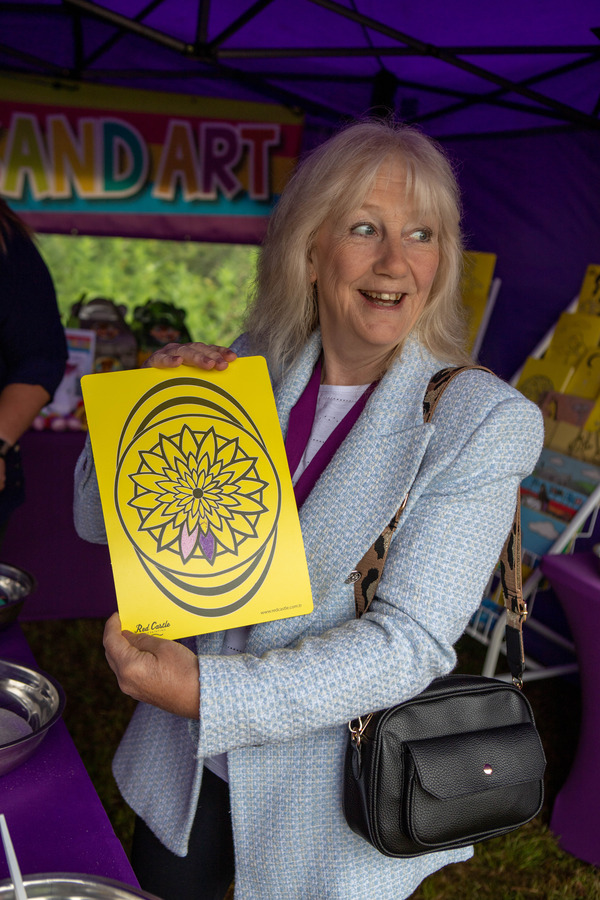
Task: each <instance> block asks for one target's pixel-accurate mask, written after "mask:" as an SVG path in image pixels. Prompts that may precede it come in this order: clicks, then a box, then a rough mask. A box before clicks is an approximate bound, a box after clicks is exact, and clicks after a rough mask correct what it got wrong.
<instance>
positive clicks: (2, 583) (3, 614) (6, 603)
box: [0, 563, 36, 631]
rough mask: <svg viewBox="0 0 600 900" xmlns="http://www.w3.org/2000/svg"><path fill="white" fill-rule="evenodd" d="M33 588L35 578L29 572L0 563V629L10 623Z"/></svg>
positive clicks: (34, 586)
mask: <svg viewBox="0 0 600 900" xmlns="http://www.w3.org/2000/svg"><path fill="white" fill-rule="evenodd" d="M35 588H36V580H35V578H34V577H33V575H30V574H29V572H26V571H25V570H24V569H19V568H17V566H9V565H7V564H6V563H0V631H3V630H4V629H5V628H8V626H9V625H12V623H13V622H14V621H15V619H16V618H17V616H18V615H19V613H20V612H21V608H22V606H23V604H24V602H25V598H26V597H28V596H29V594H31V593H33V591H34V590H35Z"/></svg>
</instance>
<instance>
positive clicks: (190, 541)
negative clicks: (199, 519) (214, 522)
mask: <svg viewBox="0 0 600 900" xmlns="http://www.w3.org/2000/svg"><path fill="white" fill-rule="evenodd" d="M198 531H199V528H198V526H197V525H196V527H195V528H194V529H193V531H191V532H189V531H188V528H187V523H186V522H184V523H183V525H182V526H181V536H180V538H179V552H180V553H181V557H182V559H183V561H184V562H187V561H188V559H189V558H190V556H191V555H192V553H193V552H194V549H195V547H196V542H197V540H198Z"/></svg>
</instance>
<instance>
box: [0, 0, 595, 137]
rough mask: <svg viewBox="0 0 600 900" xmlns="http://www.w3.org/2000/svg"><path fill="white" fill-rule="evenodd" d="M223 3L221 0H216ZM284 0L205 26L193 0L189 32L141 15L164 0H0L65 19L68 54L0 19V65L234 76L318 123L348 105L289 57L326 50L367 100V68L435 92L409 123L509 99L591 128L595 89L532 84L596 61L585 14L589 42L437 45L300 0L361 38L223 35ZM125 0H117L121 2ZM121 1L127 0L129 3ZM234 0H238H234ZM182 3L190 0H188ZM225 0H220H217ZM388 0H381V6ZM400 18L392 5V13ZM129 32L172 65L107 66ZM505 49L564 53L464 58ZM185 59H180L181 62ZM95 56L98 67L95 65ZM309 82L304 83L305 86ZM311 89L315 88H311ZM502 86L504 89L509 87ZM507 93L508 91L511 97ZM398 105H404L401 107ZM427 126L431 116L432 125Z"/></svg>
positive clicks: (59, 72)
mask: <svg viewBox="0 0 600 900" xmlns="http://www.w3.org/2000/svg"><path fill="white" fill-rule="evenodd" d="M219 2H220V3H223V2H224V0H219ZM285 2H286V0H255V2H253V3H251V2H249V3H248V5H247V7H246V8H245V9H244V10H243V12H241V13H240V14H239V15H238V16H237V17H236V18H234V19H233V21H231V22H230V23H229V24H228V25H227V26H226V27H224V28H223V29H222V30H221V31H220V32H219V33H217V34H215V35H213V36H211V35H210V20H211V12H212V10H213V7H212V6H211V2H210V0H197V2H196V3H195V8H194V11H195V38H194V40H193V42H186V41H183V40H180V39H179V38H177V37H175V36H174V35H173V34H169V33H168V32H167V31H166V30H164V29H158V28H155V27H152V26H151V25H150V24H148V21H147V20H148V19H149V17H150V16H151V15H152V14H153V13H154V12H155V11H156V10H159V9H160V8H161V7H163V8H165V7H166V5H167V0H150V2H148V3H146V4H145V5H143V6H142V7H141V8H140V9H139V11H138V12H137V13H136V14H135V15H134V16H128V15H125V14H124V13H122V12H119V11H117V10H116V9H115V7H118V6H119V4H118V3H116V2H115V0H112V2H111V3H110V8H109V6H106V5H104V4H103V3H99V2H95V0H62V4H57V3H56V2H54V3H52V2H48V3H44V2H37V3H36V2H34V3H22V2H21V3H18V2H17V3H15V2H0V16H1V15H2V14H4V15H10V14H11V13H13V14H15V15H17V14H18V15H19V16H20V17H26V18H27V17H29V18H30V20H31V24H32V29H33V28H34V27H36V28H38V29H39V28H40V23H42V24H43V22H44V21H46V22H48V23H49V22H50V21H56V20H61V22H66V21H68V23H69V25H70V32H71V35H72V42H71V52H70V54H69V58H65V59H64V60H62V61H61V64H59V65H57V64H56V62H53V61H51V60H50V59H47V58H45V54H44V55H42V54H41V53H40V52H39V51H38V52H37V53H36V52H34V51H30V50H25V49H23V47H20V48H19V47H17V46H15V45H12V44H11V42H10V32H8V33H7V29H3V31H4V38H3V39H2V40H0V54H3V55H4V57H5V58H6V60H8V61H9V62H8V63H7V62H4V63H1V62H0V68H1V69H3V70H4V71H12V72H14V73H16V74H19V73H21V74H23V73H27V74H37V75H48V76H50V77H53V78H56V77H63V78H68V79H74V80H78V81H92V82H96V83H97V82H105V83H109V82H110V81H111V80H113V81H114V80H115V79H119V80H120V81H121V82H130V83H135V84H138V85H139V84H140V82H143V81H144V80H151V79H156V78H159V79H161V80H164V81H165V82H166V83H167V84H168V82H169V80H171V81H175V80H176V79H187V80H193V79H194V78H198V77H199V78H201V79H208V80H211V81H214V82H216V83H219V82H221V83H223V82H225V81H226V82H230V83H231V84H232V85H233V86H235V85H239V86H240V87H244V88H245V89H248V88H250V89H251V90H252V91H254V92H255V93H256V94H257V96H258V97H259V98H264V99H267V100H275V101H277V102H279V103H283V104H285V105H287V106H291V107H293V108H300V109H303V110H305V111H306V112H309V113H313V114H314V115H316V116H318V117H319V118H321V119H322V120H324V122H325V123H329V124H331V125H334V124H336V123H337V122H338V121H339V120H340V118H346V117H349V116H352V112H353V111H352V110H351V109H350V108H348V104H347V102H346V103H345V102H344V101H343V100H340V102H339V103H337V104H336V103H335V102H332V101H331V100H330V99H325V98H323V97H320V96H318V85H319V82H322V81H323V80H324V75H323V72H322V71H319V70H317V71H314V72H313V71H310V70H303V71H298V69H297V63H298V61H301V60H326V59H340V58H344V59H347V60H349V61H350V64H349V66H348V67H347V70H348V71H347V72H342V73H338V74H336V73H334V74H331V73H328V74H327V75H326V76H325V78H326V81H327V82H328V83H330V84H334V83H336V82H337V83H338V84H340V85H341V84H344V83H345V84H347V85H351V84H352V85H355V86H357V87H359V86H360V87H362V88H363V91H364V90H368V91H371V100H372V105H373V106H374V107H377V106H378V105H379V106H380V105H381V103H380V102H379V101H380V94H379V95H378V88H377V78H376V71H377V70H378V71H379V72H380V73H384V74H385V75H386V76H387V82H386V83H387V87H386V92H385V97H386V99H387V100H388V101H390V100H391V102H392V103H393V98H394V93H395V90H396V89H398V88H406V89H408V90H413V91H421V92H423V93H424V94H426V95H429V96H430V97H431V96H437V98H438V100H439V102H438V104H437V108H436V109H433V110H430V111H428V112H425V113H421V114H419V113H418V112H417V113H415V114H414V115H412V116H410V115H406V114H405V115H403V116H402V117H403V118H405V119H406V120H408V121H412V122H415V123H418V124H424V123H435V122H436V120H438V119H440V118H442V117H445V116H448V115H449V114H454V113H456V112H459V111H462V110H467V109H469V108H470V107H473V106H475V105H487V106H491V107H496V108H502V109H505V110H506V109H510V110H515V111H518V112H523V113H527V114H530V115H534V116H536V117H538V118H540V117H541V118H542V119H543V120H545V123H544V124H545V125H548V124H558V123H560V124H563V125H564V124H567V125H571V126H576V127H578V128H584V129H594V130H595V129H598V128H600V121H599V118H598V116H599V113H600V96H598V97H597V99H596V100H595V104H594V105H593V107H592V108H591V109H589V111H583V110H582V109H580V108H577V106H575V105H574V104H571V103H568V102H563V101H560V100H557V99H555V98H554V97H552V96H551V95H550V94H548V93H545V92H542V90H540V89H539V87H538V86H540V85H542V84H543V83H547V82H549V81H550V80H552V79H555V78H558V77H560V76H562V75H565V74H566V73H572V72H576V71H577V70H579V71H582V70H584V69H586V67H589V66H590V65H592V64H594V63H598V62H600V40H598V39H599V38H600V27H593V25H595V23H590V25H589V28H588V29H587V30H588V31H589V33H590V35H591V36H592V38H593V39H594V41H595V42H590V43H589V44H588V43H583V44H582V43H572V44H571V43H567V44H557V43H555V42H554V43H551V44H539V45H538V44H532V43H531V42H528V43H525V44H521V45H519V44H518V43H515V44H511V45H507V44H503V45H490V44H485V45H481V46H473V45H458V46H456V45H453V46H440V45H436V44H434V43H430V42H426V41H422V40H419V39H417V38H415V37H413V36H411V35H409V34H407V33H406V32H404V31H402V30H400V29H399V28H397V27H395V26H394V25H390V24H386V23H385V22H384V21H380V20H378V19H375V18H373V17H372V16H368V15H365V14H364V13H362V12H359V11H358V9H357V6H358V5H359V0H349V2H350V5H349V6H346V5H343V3H341V2H338V0H306V2H305V3H304V7H305V8H306V9H307V10H310V7H311V6H313V7H318V8H320V9H321V10H326V11H327V12H328V13H329V14H331V15H332V16H334V17H335V18H334V20H335V19H337V20H338V21H339V22H341V21H342V20H347V21H349V22H351V23H353V24H354V25H356V26H358V27H359V29H360V33H361V34H362V36H363V39H364V45H363V46H344V47H341V46H323V45H315V46H265V47H257V46H250V45H243V46H238V45H236V42H235V41H233V44H232V39H233V38H237V39H238V40H239V38H240V37H241V36H243V34H244V29H245V28H246V26H247V25H249V24H251V23H253V21H254V20H256V18H257V17H258V16H259V15H260V14H261V13H263V12H264V11H265V10H266V9H267V8H268V7H270V6H272V5H273V4H277V5H279V6H281V4H282V3H285ZM126 5H127V4H124V6H126ZM129 5H131V4H129ZM238 5H239V4H238ZM188 6H189V7H190V8H191V7H194V4H193V3H192V4H189V5H188ZM225 6H227V3H225ZM388 9H389V8H388ZM398 18H401V15H398ZM98 22H101V23H103V25H104V26H109V27H112V28H114V31H113V33H112V34H110V35H109V36H108V37H105V38H103V40H102V41H101V42H100V43H99V44H98V45H97V46H95V48H94V49H93V50H91V51H90V52H87V53H86V50H85V48H86V44H88V40H87V39H88V36H89V31H90V28H92V27H93V24H92V23H96V24H97V23H98ZM373 35H377V36H380V39H381V40H383V41H388V42H389V43H387V44H385V43H383V44H380V43H379V42H378V43H377V44H375V43H374V41H373ZM131 36H135V37H136V38H140V39H142V40H143V41H146V42H148V43H153V44H156V45H160V47H162V48H163V49H164V50H166V51H168V53H172V54H173V63H172V66H170V65H169V66H168V67H167V68H165V67H164V66H163V67H162V68H161V69H160V70H158V71H157V70H156V69H153V68H152V67H151V66H147V67H135V68H132V69H125V68H123V67H120V68H115V67H111V66H110V65H108V64H106V63H107V59H108V56H109V54H110V52H111V51H112V50H113V48H115V46H116V45H117V44H119V42H121V41H124V40H126V39H128V38H130V37H131ZM482 56H488V57H501V56H504V57H509V56H521V57H524V56H527V57H529V58H532V57H535V58H543V57H544V56H547V57H548V58H550V57H552V58H555V57H557V56H568V57H570V59H569V60H568V61H567V62H565V63H564V64H562V65H559V66H556V65H553V66H551V67H547V68H546V67H544V66H542V67H541V68H539V67H538V69H537V71H536V73H535V74H533V75H530V76H529V77H527V78H523V79H519V80H516V79H513V78H510V77H507V76H505V75H502V74H499V73H498V72H495V71H492V70H491V69H489V68H486V67H484V66H482V65H478V64H477V63H476V62H474V61H473V58H474V57H482ZM403 57H421V58H424V59H429V60H434V61H435V62H436V64H439V63H443V64H444V65H445V66H448V67H450V68H452V69H459V70H462V71H463V72H464V73H467V75H469V76H473V77H474V78H475V79H476V81H475V82H473V84H477V83H480V84H484V85H485V84H490V85H493V89H492V90H482V91H481V92H479V91H477V90H464V89H461V88H457V87H453V86H452V84H448V83H446V82H445V80H436V79H435V78H433V77H431V78H428V80H427V81H425V80H424V81H416V80H410V79H406V78H402V77H399V76H398V75H396V74H394V73H393V72H391V71H390V70H389V69H388V68H387V67H386V62H387V63H388V65H389V64H390V63H391V61H393V60H395V59H398V58H403ZM365 59H367V60H369V59H370V60H373V61H375V62H376V64H377V70H375V73H374V72H373V71H370V72H368V73H359V74H356V73H353V72H352V65H351V61H352V60H365ZM182 60H185V65H182ZM261 60H262V61H264V62H265V63H268V62H278V63H279V64H280V65H278V66H277V67H276V68H275V69H274V70H273V69H269V68H268V66H267V67H266V68H265V67H262V68H259V67H257V66H254V68H252V69H251V70H249V69H248V67H247V66H246V67H244V64H248V63H249V62H257V63H260V61H261ZM285 61H289V62H292V61H293V62H295V63H296V67H295V68H294V67H288V68H287V69H286V68H285V67H284V64H285ZM103 62H104V63H105V65H106V67H104V68H103V67H102V66H103ZM307 85H308V86H310V87H311V91H312V93H311V92H310V91H309V92H307V91H306V90H303V89H305V88H306V86H307ZM315 93H317V97H315V96H314V94H315ZM511 95H512V97H511ZM513 98H514V99H513ZM404 113H406V110H404ZM434 127H435V126H434Z"/></svg>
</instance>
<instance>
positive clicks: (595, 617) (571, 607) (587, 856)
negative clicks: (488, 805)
mask: <svg viewBox="0 0 600 900" xmlns="http://www.w3.org/2000/svg"><path fill="white" fill-rule="evenodd" d="M541 568H542V571H543V573H544V575H545V576H546V577H547V578H548V579H549V581H550V584H551V585H552V588H553V589H554V591H555V593H556V594H557V596H558V597H559V599H560V601H561V603H562V605H563V607H564V610H565V614H566V616H567V618H568V620H569V625H570V628H571V632H572V634H573V639H574V642H575V647H576V649H577V659H578V663H579V676H580V682H581V701H582V704H581V707H582V708H581V726H580V733H579V741H578V745H577V752H576V754H575V758H574V760H573V763H572V766H571V770H570V772H569V774H568V776H567V779H566V781H565V783H564V784H563V786H562V788H561V789H560V791H559V792H558V795H557V797H556V801H555V803H554V808H553V810H552V818H551V821H550V827H551V829H552V831H553V832H554V833H555V834H556V835H557V836H558V838H559V843H560V845H561V847H562V848H563V849H564V850H567V851H568V852H569V853H572V854H573V855H574V856H577V857H578V858H579V859H583V860H585V861H586V862H588V863H591V864H592V865H595V866H600V774H599V770H598V746H599V745H600V702H599V701H600V693H599V686H600V657H599V655H598V628H599V627H600V568H599V564H598V558H597V557H596V556H595V554H593V553H573V554H572V555H569V554H562V555H560V554H559V555H556V556H544V558H543V559H542V562H541Z"/></svg>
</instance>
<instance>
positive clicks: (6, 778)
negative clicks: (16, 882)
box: [0, 624, 138, 887]
mask: <svg viewBox="0 0 600 900" xmlns="http://www.w3.org/2000/svg"><path fill="white" fill-rule="evenodd" d="M0 657H2V658H4V659H10V660H11V661H13V662H18V663H20V664H21V665H27V666H32V667H36V663H35V660H34V657H33V654H32V652H31V650H30V648H29V645H28V644H27V641H26V640H25V637H24V635H23V632H22V631H21V629H20V627H19V625H18V624H15V625H12V626H11V627H10V628H9V629H7V630H6V631H4V632H0ZM67 702H68V698H67ZM0 812H3V813H4V815H5V816H6V821H7V823H8V827H9V830H10V834H11V838H12V842H13V845H14V848H15V853H16V855H17V859H18V860H19V865H20V868H21V872H22V873H23V875H33V874H38V873H41V872H75V873H78V874H84V875H101V876H103V877H105V878H113V879H115V880H116V881H121V882H124V883H126V884H131V885H134V886H136V887H137V886H138V883H137V880H136V878H135V875H134V873H133V871H132V869H131V866H130V864H129V861H128V859H127V856H126V854H125V851H124V850H123V847H122V846H121V843H120V841H119V840H118V838H117V836H116V835H115V833H114V831H113V828H112V826H111V824H110V821H109V819H108V816H107V815H106V812H105V811H104V807H103V806H102V804H101V802H100V798H99V797H98V795H97V793H96V791H95V789H94V786H93V784H92V782H91V781H90V778H89V776H88V774H87V772H86V770H85V767H84V765H83V763H82V761H81V758H80V757H79V754H78V753H77V750H76V748H75V745H74V744H73V741H72V740H71V737H70V735H69V732H68V731H67V728H66V726H65V724H64V722H62V721H60V722H57V723H56V725H54V726H53V727H52V728H51V729H50V731H49V733H48V734H47V736H46V737H45V739H44V740H43V741H42V743H41V744H40V746H39V747H38V749H37V750H36V752H35V753H34V754H33V756H32V757H30V759H28V760H27V762H25V763H23V765H21V766H19V767H18V768H16V769H13V771H12V772H8V773H7V774H6V775H2V776H0ZM8 877H9V872H8V866H7V864H6V860H5V857H4V854H3V853H2V852H1V849H0V879H3V878H8Z"/></svg>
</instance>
